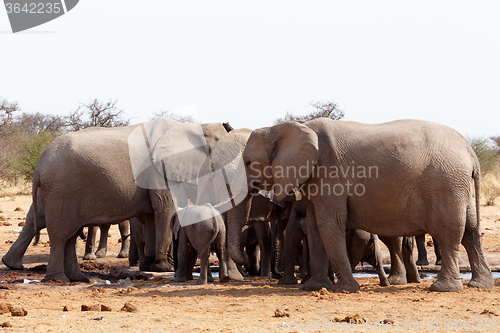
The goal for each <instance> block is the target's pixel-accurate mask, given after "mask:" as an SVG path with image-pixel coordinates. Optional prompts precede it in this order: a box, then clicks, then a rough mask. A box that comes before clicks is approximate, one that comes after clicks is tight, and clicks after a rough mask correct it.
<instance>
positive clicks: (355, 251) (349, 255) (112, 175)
mask: <svg viewBox="0 0 500 333" xmlns="http://www.w3.org/2000/svg"><path fill="white" fill-rule="evenodd" d="M480 185H481V183H480V167H479V162H478V160H477V157H476V155H475V153H474V151H473V150H472V148H471V146H470V145H469V143H468V142H467V140H466V139H465V138H464V137H463V136H462V135H460V134H459V133H458V132H456V131H454V130H453V129H451V128H448V127H446V126H444V125H439V124H435V123H431V122H425V121H419V120H399V121H393V122H389V123H382V124H374V125H368V124H361V123H355V122H349V121H335V120H331V119H327V118H318V119H315V120H311V121H307V122H285V123H281V124H277V125H274V126H272V127H265V128H260V129H256V130H254V131H251V130H248V129H233V128H231V127H230V126H229V125H228V124H220V123H208V124H201V125H200V124H182V123H178V122H176V121H173V120H171V119H167V118H159V119H156V120H154V121H151V122H148V123H143V124H138V125H132V126H126V127H120V128H90V129H86V130H83V131H79V132H75V133H70V134H65V135H63V136H60V137H58V138H57V139H55V140H54V141H53V142H52V143H51V144H50V145H49V146H48V147H47V148H46V149H45V150H44V151H43V153H42V154H41V156H40V158H39V159H38V162H37V164H36V167H35V172H34V178H33V203H32V206H31V208H30V211H29V213H28V215H27V219H26V224H25V226H24V227H23V230H22V232H21V234H20V235H19V238H18V240H17V241H16V242H15V243H14V244H13V245H12V247H11V249H10V250H9V252H8V253H7V254H6V255H5V256H4V257H3V258H2V260H3V262H4V263H5V264H6V265H7V266H8V267H11V268H15V269H20V268H22V256H23V254H24V252H25V251H26V247H27V246H28V244H29V243H30V241H31V239H32V238H33V237H35V236H36V234H37V233H38V232H39V230H40V229H41V228H44V227H46V228H47V232H48V235H49V238H50V256H49V262H48V265H47V272H46V276H45V280H62V281H88V279H87V278H86V276H85V275H84V274H83V273H82V272H81V271H80V268H79V265H78V260H77V255H76V251H75V244H76V241H77V238H78V237H79V235H81V233H82V229H83V228H84V227H87V226H89V227H101V228H104V229H101V236H102V235H105V236H107V229H105V228H109V225H111V224H120V231H121V235H122V251H121V253H120V255H121V256H126V255H127V254H128V255H129V262H130V264H131V265H135V264H137V263H139V268H140V270H145V271H167V270H170V271H172V270H174V266H175V269H176V273H175V280H176V281H185V280H186V279H189V278H191V277H192V274H191V273H192V267H193V265H194V262H195V261H196V257H197V256H198V255H199V256H200V263H201V264H200V265H201V271H200V278H199V279H198V283H206V282H207V281H210V280H211V274H210V266H209V265H208V257H209V254H210V252H211V251H215V252H216V254H217V256H218V259H219V267H220V281H221V282H225V281H228V280H229V279H234V280H240V279H242V272H243V270H242V268H241V267H245V268H246V271H247V272H249V273H252V274H260V276H263V277H272V276H273V277H276V278H279V279H280V280H279V283H297V278H296V276H295V267H296V265H297V264H298V265H299V266H300V272H301V278H302V283H303V287H304V288H305V289H307V290H317V289H321V288H323V287H325V288H328V289H330V288H332V287H333V288H334V290H338V291H350V292H354V291H357V290H359V284H358V283H357V282H356V280H355V279H354V278H353V275H352V270H353V268H354V267H355V266H356V265H357V264H358V263H359V262H360V261H366V262H368V263H370V264H371V265H372V266H373V267H374V268H375V269H376V270H377V273H378V275H379V277H380V283H381V285H384V286H385V285H389V284H403V283H407V282H418V281H420V277H419V274H418V270H417V267H416V264H415V262H414V261H413V258H412V254H411V253H412V250H413V241H412V238H411V236H417V245H418V247H419V250H421V248H422V241H423V238H422V236H418V235H422V234H424V233H429V234H430V235H431V236H432V237H433V240H434V244H435V245H437V244H438V243H439V247H440V259H441V265H442V266H441V272H440V274H439V276H438V279H437V280H436V281H435V282H434V283H433V284H432V285H431V287H430V289H431V290H433V291H460V290H462V288H463V285H462V281H461V279H460V274H459V268H458V258H459V256H458V249H459V246H460V244H462V245H463V246H464V247H465V249H466V251H467V255H468V258H469V262H470V267H471V271H472V278H471V280H470V282H469V283H468V285H469V286H470V287H477V288H492V287H493V285H494V280H493V276H492V274H491V271H490V268H489V266H488V263H487V261H486V259H485V256H484V254H483V251H482V246H481V237H480V232H479V230H480V225H479V221H480V212H479V208H480V207H479V193H480ZM475 194H477V195H475ZM127 220H130V227H129V226H128V224H126V223H124V222H123V221H127ZM129 235H130V236H131V237H128V236H129ZM93 237H94V239H95V229H91V228H90V231H89V237H88V238H89V239H90V241H88V244H87V248H88V251H86V256H87V258H92V256H93V254H91V252H92V251H91V250H92V246H93V243H94V242H95V241H92V238H93ZM105 238H106V237H101V242H100V248H99V249H98V251H97V253H96V255H97V256H99V255H103V254H105V247H103V246H104V245H105ZM379 240H381V241H382V242H383V243H384V244H385V245H386V246H387V248H388V249H389V252H390V255H391V274H390V276H389V277H387V276H386V274H385V271H384V269H383V267H382V261H381V255H380V246H379ZM129 244H130V249H129V248H128V246H129ZM101 245H102V246H101ZM424 250H425V245H424ZM127 252H128V253H127ZM172 253H173V254H172ZM169 255H170V256H173V257H174V260H173V261H174V262H173V263H172V262H171V261H169ZM438 259H439V258H438ZM425 260H426V259H425ZM425 260H424V258H423V257H419V260H418V261H419V262H420V263H422V262H423V261H425Z"/></svg>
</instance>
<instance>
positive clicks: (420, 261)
mask: <svg viewBox="0 0 500 333" xmlns="http://www.w3.org/2000/svg"><path fill="white" fill-rule="evenodd" d="M416 264H417V266H428V265H429V261H428V260H427V259H421V258H419V259H418V260H417V262H416Z"/></svg>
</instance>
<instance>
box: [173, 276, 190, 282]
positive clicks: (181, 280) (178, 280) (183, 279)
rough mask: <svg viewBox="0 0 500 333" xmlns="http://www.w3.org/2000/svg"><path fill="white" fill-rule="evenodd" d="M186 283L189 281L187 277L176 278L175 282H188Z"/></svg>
mask: <svg viewBox="0 0 500 333" xmlns="http://www.w3.org/2000/svg"><path fill="white" fill-rule="evenodd" d="M186 281H187V279H186V278H185V277H178V276H176V277H175V278H174V282H186Z"/></svg>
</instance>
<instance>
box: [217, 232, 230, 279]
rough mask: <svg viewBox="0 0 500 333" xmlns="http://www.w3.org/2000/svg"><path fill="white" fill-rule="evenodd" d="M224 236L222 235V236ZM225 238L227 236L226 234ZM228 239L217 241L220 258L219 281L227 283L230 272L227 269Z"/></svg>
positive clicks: (218, 256)
mask: <svg viewBox="0 0 500 333" xmlns="http://www.w3.org/2000/svg"><path fill="white" fill-rule="evenodd" d="M220 238H222V237H220ZM224 238H225V236H224ZM225 246H226V240H225V239H224V241H223V242H222V241H221V240H219V241H217V245H216V248H215V254H217V258H218V259H219V282H220V283H226V282H228V281H229V274H228V270H227V251H226V248H225Z"/></svg>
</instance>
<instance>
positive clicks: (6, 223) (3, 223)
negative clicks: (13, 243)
mask: <svg viewBox="0 0 500 333" xmlns="http://www.w3.org/2000/svg"><path fill="white" fill-rule="evenodd" d="M2 225H3V226H4V227H10V226H11V225H12V223H9V222H2Z"/></svg>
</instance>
